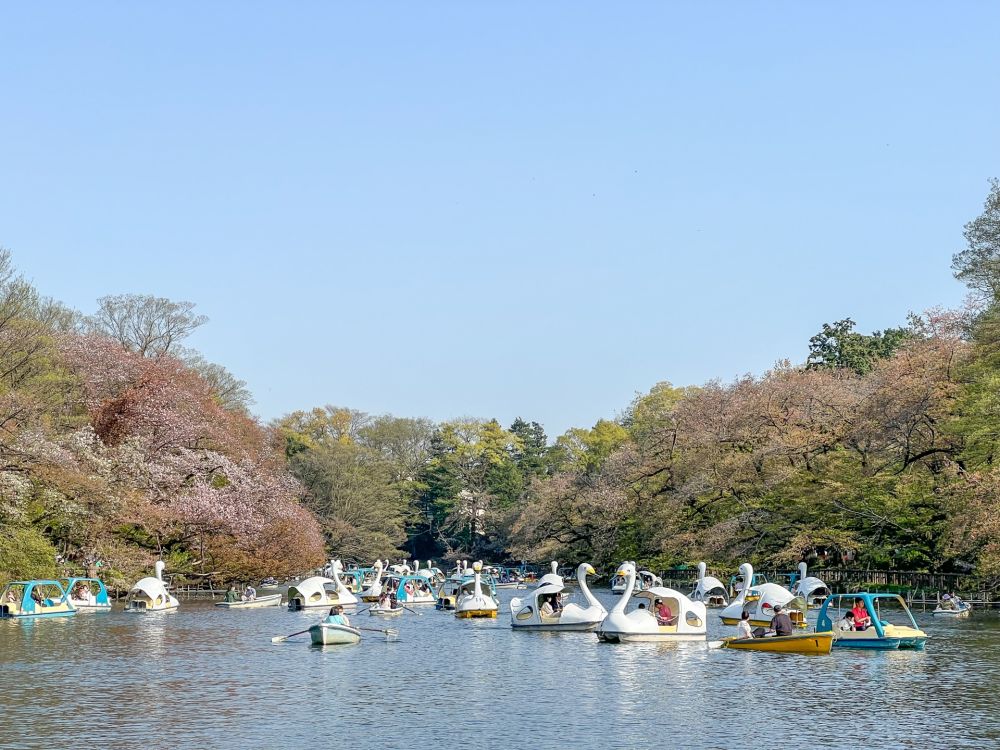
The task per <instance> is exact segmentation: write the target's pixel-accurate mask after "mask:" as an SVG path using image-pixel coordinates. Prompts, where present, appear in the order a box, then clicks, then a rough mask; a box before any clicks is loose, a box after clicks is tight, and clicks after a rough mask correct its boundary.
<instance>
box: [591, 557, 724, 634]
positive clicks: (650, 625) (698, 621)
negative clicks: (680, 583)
mask: <svg viewBox="0 0 1000 750" xmlns="http://www.w3.org/2000/svg"><path fill="white" fill-rule="evenodd" d="M617 575H619V576H624V577H625V579H626V588H625V593H624V594H623V595H622V598H621V599H620V600H619V601H618V602H617V603H616V604H615V606H614V607H612V608H611V612H609V613H608V616H607V617H605V618H604V620H603V621H602V622H601V624H600V625H598V627H597V637H598V638H599V639H600V640H601V641H605V642H608V643H633V642H637V641H703V640H705V638H706V632H707V624H706V622H705V618H706V610H705V604H704V603H703V602H693V601H691V600H690V599H688V598H687V597H686V596H685V595H684V594H682V593H681V592H680V591H675V590H674V589H668V588H664V587H663V586H653V587H651V588H649V589H645V590H643V591H639V592H636V593H633V590H632V587H633V585H634V583H635V577H636V570H635V565H634V564H633V563H631V562H626V563H624V564H622V566H621V567H619V569H618V573H617ZM633 599H634V600H635V601H636V608H635V609H633V610H632V611H630V612H626V611H625V610H626V608H627V607H628V605H629V602H630V601H632V600H633ZM661 604H665V605H666V606H667V608H668V609H669V610H670V614H671V617H670V619H669V620H668V621H666V622H661V620H660V619H659V618H658V617H657V616H656V610H657V608H658V607H659V606H660V605H661Z"/></svg>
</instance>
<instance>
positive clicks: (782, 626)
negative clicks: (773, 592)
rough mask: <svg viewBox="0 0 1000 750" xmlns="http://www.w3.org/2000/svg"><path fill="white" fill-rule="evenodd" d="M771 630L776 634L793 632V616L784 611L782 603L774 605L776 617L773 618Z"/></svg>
mask: <svg viewBox="0 0 1000 750" xmlns="http://www.w3.org/2000/svg"><path fill="white" fill-rule="evenodd" d="M771 630H773V631H774V634H775V635H791V634H792V618H791V617H789V616H788V615H786V614H785V613H784V611H783V610H782V608H781V605H780V604H775V605H774V617H772V618H771Z"/></svg>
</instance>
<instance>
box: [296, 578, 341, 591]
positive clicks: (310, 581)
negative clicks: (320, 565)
mask: <svg viewBox="0 0 1000 750" xmlns="http://www.w3.org/2000/svg"><path fill="white" fill-rule="evenodd" d="M328 583H330V584H333V585H334V586H336V585H337V582H336V581H334V580H333V579H332V578H326V577H325V576H311V577H309V578H306V579H304V580H301V581H299V582H298V583H296V584H295V585H294V586H292V587H291V588H294V589H298V591H299V592H300V593H302V594H309V593H311V592H313V591H323V590H324V587H325V586H326V584H328Z"/></svg>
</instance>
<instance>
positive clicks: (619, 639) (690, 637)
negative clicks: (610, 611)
mask: <svg viewBox="0 0 1000 750" xmlns="http://www.w3.org/2000/svg"><path fill="white" fill-rule="evenodd" d="M705 638H706V636H705V634H704V633H621V632H613V631H608V630H598V631H597V639H598V640H599V641H601V642H602V643H671V642H674V641H704V640H705Z"/></svg>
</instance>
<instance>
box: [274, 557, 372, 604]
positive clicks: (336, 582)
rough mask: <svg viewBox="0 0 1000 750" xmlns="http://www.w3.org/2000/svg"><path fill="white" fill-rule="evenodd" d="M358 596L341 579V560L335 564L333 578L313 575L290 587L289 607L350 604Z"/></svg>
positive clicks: (355, 600) (354, 602)
mask: <svg viewBox="0 0 1000 750" xmlns="http://www.w3.org/2000/svg"><path fill="white" fill-rule="evenodd" d="M357 603H358V598H357V597H356V596H354V594H352V593H351V591H350V589H348V588H347V586H345V585H344V582H343V581H342V580H340V561H339V560H337V561H336V564H335V565H334V566H333V578H332V579H331V578H326V577H324V576H312V577H311V578H306V579H305V580H304V581H299V582H298V583H296V584H295V585H294V586H289V587H288V608H289V609H291V610H298V609H309V608H311V607H332V606H334V605H337V604H339V605H341V606H350V605H353V604H357Z"/></svg>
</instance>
